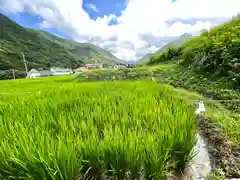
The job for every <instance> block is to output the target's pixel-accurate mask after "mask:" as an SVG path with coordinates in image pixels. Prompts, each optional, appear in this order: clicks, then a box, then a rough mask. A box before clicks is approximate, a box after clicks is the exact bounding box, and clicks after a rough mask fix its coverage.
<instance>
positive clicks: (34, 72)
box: [26, 69, 41, 78]
mask: <svg viewBox="0 0 240 180" xmlns="http://www.w3.org/2000/svg"><path fill="white" fill-rule="evenodd" d="M40 76H41V74H40V73H39V71H37V70H36V69H31V70H30V71H29V72H28V74H27V76H26V78H37V77H40Z"/></svg>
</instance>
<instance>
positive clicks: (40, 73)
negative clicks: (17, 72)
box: [26, 68, 73, 78]
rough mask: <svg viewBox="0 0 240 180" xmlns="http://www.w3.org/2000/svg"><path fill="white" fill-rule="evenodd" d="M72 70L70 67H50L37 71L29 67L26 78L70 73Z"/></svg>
mask: <svg viewBox="0 0 240 180" xmlns="http://www.w3.org/2000/svg"><path fill="white" fill-rule="evenodd" d="M72 73H73V72H72V71H71V70H70V69H61V68H51V69H50V71H37V70H36V69H31V71H29V72H28V74H27V76H26V78H38V77H46V76H63V75H67V74H72Z"/></svg>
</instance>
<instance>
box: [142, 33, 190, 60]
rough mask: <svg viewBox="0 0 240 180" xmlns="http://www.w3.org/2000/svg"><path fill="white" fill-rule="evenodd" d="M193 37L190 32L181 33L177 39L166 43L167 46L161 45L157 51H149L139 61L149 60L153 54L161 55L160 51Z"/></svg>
mask: <svg viewBox="0 0 240 180" xmlns="http://www.w3.org/2000/svg"><path fill="white" fill-rule="evenodd" d="M192 37H193V36H192V35H190V34H188V33H185V34H183V35H181V36H180V37H179V38H177V39H175V40H174V41H172V42H170V43H168V44H166V45H165V46H163V47H161V48H160V49H159V50H157V51H156V52H155V53H148V54H146V55H144V56H143V57H142V58H141V59H139V60H138V63H141V62H143V61H148V60H149V59H150V58H151V56H155V55H159V54H160V53H162V52H164V51H166V50H167V49H168V48H170V47H171V46H180V45H182V44H183V43H184V42H186V41H187V40H190V39H191V38H192Z"/></svg>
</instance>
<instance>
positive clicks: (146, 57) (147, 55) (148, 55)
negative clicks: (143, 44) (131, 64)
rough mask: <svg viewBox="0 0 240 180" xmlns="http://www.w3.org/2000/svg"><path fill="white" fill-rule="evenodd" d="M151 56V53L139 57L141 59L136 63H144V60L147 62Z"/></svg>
mask: <svg viewBox="0 0 240 180" xmlns="http://www.w3.org/2000/svg"><path fill="white" fill-rule="evenodd" d="M152 55H153V54H152V53H148V54H145V55H144V56H143V57H141V59H139V60H138V61H137V63H140V62H143V61H145V60H147V59H150V57H151V56H152Z"/></svg>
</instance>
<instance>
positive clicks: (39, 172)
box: [0, 77, 196, 180]
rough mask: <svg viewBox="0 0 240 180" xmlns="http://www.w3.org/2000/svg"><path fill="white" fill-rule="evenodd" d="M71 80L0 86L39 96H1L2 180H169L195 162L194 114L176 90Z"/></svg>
mask: <svg viewBox="0 0 240 180" xmlns="http://www.w3.org/2000/svg"><path fill="white" fill-rule="evenodd" d="M69 80H70V79H69V77H63V78H60V77H58V78H43V79H33V80H16V81H1V82H0V86H1V92H6V91H7V92H20V91H21V92H32V91H35V93H29V94H1V95H0V102H1V106H0V177H1V178H5V179H7V178H10V177H11V178H25V179H68V180H70V179H77V178H78V177H80V176H81V177H83V178H92V177H95V178H99V177H105V178H107V179H108V178H117V179H124V178H126V177H127V176H128V175H129V176H130V177H131V178H132V179H134V178H139V177H140V176H144V177H145V179H151V178H153V179H165V178H166V174H167V173H169V172H172V171H174V170H176V169H181V168H184V166H185V165H186V162H187V161H188V160H189V159H191V156H192V155H193V154H192V153H191V150H192V147H193V145H194V143H195V134H196V121H195V115H194V108H192V106H190V104H189V103H188V101H187V100H186V99H184V98H183V97H181V95H180V94H179V93H178V92H176V91H174V90H173V89H172V88H171V87H170V86H167V85H158V84H156V83H151V82H94V83H91V82H88V83H74V82H70V81H69ZM59 87H61V88H59ZM39 90H40V91H41V93H40V94H39V93H38V91H39ZM141 172H142V173H141Z"/></svg>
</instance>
